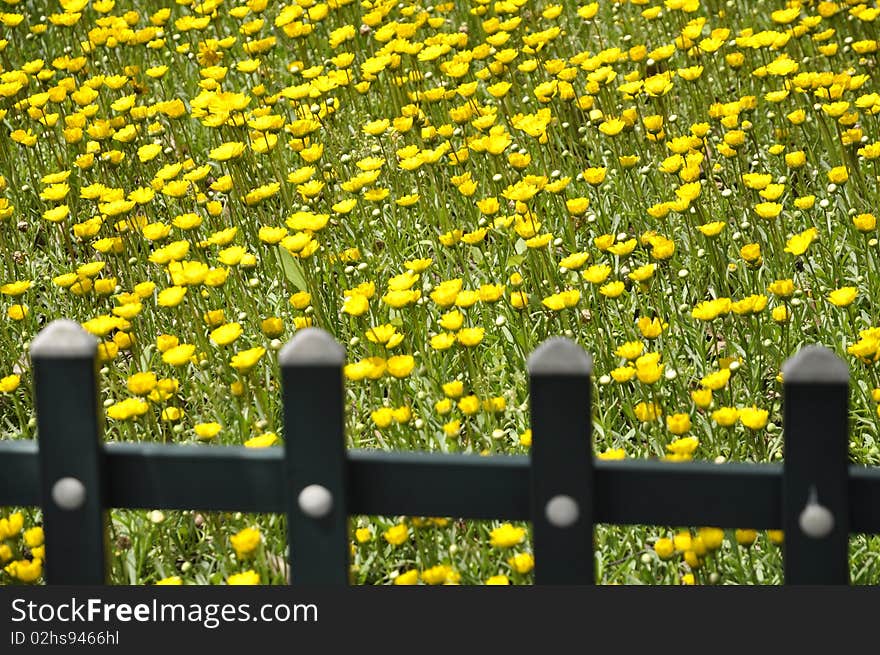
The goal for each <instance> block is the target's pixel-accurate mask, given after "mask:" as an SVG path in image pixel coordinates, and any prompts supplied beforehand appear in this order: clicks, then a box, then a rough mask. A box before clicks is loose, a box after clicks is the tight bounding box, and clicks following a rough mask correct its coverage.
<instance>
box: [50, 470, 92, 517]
mask: <svg viewBox="0 0 880 655" xmlns="http://www.w3.org/2000/svg"><path fill="white" fill-rule="evenodd" d="M52 500H54V501H55V504H56V505H58V507H60V508H61V509H63V510H67V511H71V510H75V509H79V508H80V507H82V506H83V505H84V504H85V502H86V486H85V485H84V484H83V483H82V482H80V481H79V480H78V479H76V478H71V477H67V478H60V479H58V480H57V481H56V482H55V484H53V485H52Z"/></svg>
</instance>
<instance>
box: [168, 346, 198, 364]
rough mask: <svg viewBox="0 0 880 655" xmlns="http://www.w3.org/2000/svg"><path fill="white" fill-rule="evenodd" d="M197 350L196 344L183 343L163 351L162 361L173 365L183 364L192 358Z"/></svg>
mask: <svg viewBox="0 0 880 655" xmlns="http://www.w3.org/2000/svg"><path fill="white" fill-rule="evenodd" d="M195 352H196V347H195V346H193V345H191V344H186V343H185V344H181V345H179V346H174V347H173V348H170V349H168V350H166V351H165V352H164V353H162V361H163V362H165V363H166V364H170V365H171V366H183V365H184V364H186V363H188V362H189V361H190V359H192V356H193V355H194V354H195Z"/></svg>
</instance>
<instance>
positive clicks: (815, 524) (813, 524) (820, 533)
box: [798, 501, 834, 539]
mask: <svg viewBox="0 0 880 655" xmlns="http://www.w3.org/2000/svg"><path fill="white" fill-rule="evenodd" d="M798 525H800V526H801V530H802V531H803V533H804V534H805V535H807V536H808V537H812V538H813V539H823V538H824V537H827V536H828V535H829V534H831V531H832V530H833V529H834V514H832V513H831V510H830V509H828V508H827V507H825V506H824V505H820V504H819V503H817V502H815V501H814V502H810V503H807V506H806V507H804V509H803V511H802V512H801V515H800V517H799V518H798Z"/></svg>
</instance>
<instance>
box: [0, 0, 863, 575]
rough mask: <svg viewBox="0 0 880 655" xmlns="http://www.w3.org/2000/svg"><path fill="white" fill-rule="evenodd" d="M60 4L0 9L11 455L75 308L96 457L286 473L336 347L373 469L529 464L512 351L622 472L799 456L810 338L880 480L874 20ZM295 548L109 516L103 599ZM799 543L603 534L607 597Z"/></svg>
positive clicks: (1, 347) (774, 13)
mask: <svg viewBox="0 0 880 655" xmlns="http://www.w3.org/2000/svg"><path fill="white" fill-rule="evenodd" d="M39 4H40V3H29V2H24V1H20V0H3V4H2V13H0V24H2V37H3V38H2V40H0V71H2V72H0V121H2V127H0V149H2V159H0V175H2V177H0V244H2V264H0V265H2V273H0V275H2V280H0V293H2V299H0V302H2V307H0V310H2V313H3V314H2V316H3V318H2V320H3V321H4V324H3V326H4V327H3V330H2V331H0V392H2V393H0V421H2V435H3V438H6V439H31V438H33V437H34V432H35V430H34V428H35V419H34V409H33V402H32V397H31V386H32V380H31V374H30V361H29V358H28V344H29V342H30V340H31V339H32V338H33V337H34V335H35V334H36V332H37V331H38V330H39V329H40V327H41V326H42V325H44V324H45V323H46V322H47V321H49V320H51V319H55V318H59V317H67V318H72V319H74V320H77V321H79V322H81V323H82V325H83V326H84V327H85V329H87V330H88V331H89V332H91V333H92V334H94V335H96V336H97V337H99V338H100V340H101V342H100V347H99V354H100V358H101V360H102V369H101V385H102V391H101V393H102V398H101V400H102V402H103V406H104V411H105V412H106V430H107V437H106V438H107V439H108V440H114V441H160V442H166V443H195V442H201V443H203V444H204V447H205V448H211V447H215V446H216V445H221V444H224V445H230V444H239V445H240V444H244V445H245V446H248V447H254V448H264V447H277V446H278V445H279V444H280V442H281V441H282V440H283V437H284V435H283V433H282V431H281V425H280V423H281V420H280V419H281V408H280V393H279V372H278V365H277V359H276V355H277V351H278V349H279V348H280V347H281V345H282V344H283V343H284V342H285V341H287V340H288V339H290V337H291V336H292V335H293V334H294V333H295V332H296V331H297V330H299V329H302V328H303V327H306V326H312V325H315V326H320V327H322V328H325V329H327V330H329V331H330V332H331V333H332V334H333V335H334V336H335V337H336V338H337V339H338V340H339V341H341V342H342V343H344V344H346V346H347V362H348V363H347V365H346V368H345V376H346V380H347V382H346V384H347V392H346V393H347V412H348V435H349V436H348V439H349V444H350V446H352V447H361V448H382V449H420V450H438V451H462V452H475V453H525V452H527V451H528V448H529V446H530V443H531V433H530V431H529V430H528V429H527V428H528V413H527V400H528V399H527V383H526V374H525V358H526V357H527V355H528V354H529V353H530V352H531V351H532V350H533V349H534V348H535V347H536V345H537V344H539V343H540V342H541V341H543V340H544V339H545V338H547V337H548V336H551V335H555V334H564V335H567V336H569V337H572V338H574V339H576V340H577V341H578V342H579V343H580V344H582V345H583V346H584V347H586V348H587V349H588V350H589V351H591V352H592V354H593V356H594V359H595V384H596V407H595V408H594V414H595V416H594V421H595V426H596V427H595V445H594V448H595V451H596V453H597V454H598V455H599V456H600V457H605V458H623V457H652V458H665V459H667V460H673V461H679V460H688V459H692V458H694V459H707V460H718V461H724V460H752V461H773V460H778V459H780V458H781V457H782V453H781V443H782V441H781V430H780V421H781V418H780V402H781V389H782V386H781V377H780V366H781V364H782V362H783V361H784V360H785V359H786V358H787V357H788V356H789V355H791V354H792V353H794V352H795V351H796V350H797V349H798V348H799V347H800V346H801V345H803V344H805V343H824V344H826V345H828V346H830V347H832V348H834V349H835V350H836V351H837V352H838V354H840V355H841V356H842V357H845V358H846V359H847V360H848V363H849V365H850V367H851V370H852V374H853V391H852V394H853V395H852V437H851V444H850V451H851V456H852V460H853V461H855V462H861V463H870V464H875V465H876V464H880V450H878V445H877V438H878V430H877V425H878V420H880V419H878V405H877V403H878V402H880V375H878V369H877V366H876V361H877V360H878V358H880V275H878V274H877V271H878V267H880V250H878V240H877V220H876V217H875V214H874V212H876V211H877V200H878V197H880V193H878V189H877V183H878V179H880V178H878V173H880V171H878V158H880V120H878V116H877V114H878V113H880V86H878V82H880V80H878V74H880V70H878V54H877V52H878V41H877V39H876V38H875V37H876V35H877V25H876V23H877V22H878V19H880V9H878V8H877V7H875V6H873V3H871V4H869V3H866V2H862V0H843V1H839V2H832V1H821V2H815V1H812V0H811V1H807V2H800V1H798V0H787V1H786V0H773V1H770V0H767V1H750V0H727V1H726V2H724V1H722V0H665V1H661V0H621V1H611V0H601V1H600V2H592V3H587V4H580V5H579V4H576V2H575V0H572V1H570V2H569V1H565V2H560V3H554V2H552V1H545V0H469V1H465V0H461V1H460V2H437V3H433V4H432V3H431V2H429V1H428V0H403V1H398V0H394V1H381V0H376V1H373V0H329V1H327V2H319V1H317V0H289V1H287V2H282V1H271V2H270V1H269V0H247V1H242V0H204V1H198V0H177V2H176V3H173V2H170V0H169V1H167V2H148V1H145V0H144V1H137V2H134V1H133V0H129V1H123V0H119V1H114V0H60V2H55V0H51V1H50V2H48V6H46V7H44V8H43V12H41V11H39V10H38V9H36V6H38V5H39ZM229 484H231V485H235V484H236V481H235V480H234V479H231V480H230V481H229ZM681 502H682V503H687V502H688V499H687V498H682V499H681ZM0 515H2V516H3V517H4V518H2V519H0V563H2V566H0V583H2V584H10V583H18V582H39V581H40V580H41V573H42V562H43V561H44V558H45V557H46V556H47V555H46V553H45V552H44V548H45V547H44V546H43V535H42V529H41V528H40V527H39V525H40V515H39V511H38V510H36V509H16V508H7V509H6V511H5V512H4V513H0ZM285 538H286V535H285V529H284V522H283V518H282V517H278V516H242V515H237V514H236V515H233V514H205V513H199V512H198V511H196V510H194V511H192V512H162V511H161V508H159V509H157V510H155V511H151V512H137V511H118V512H114V514H113V521H112V539H113V580H114V581H116V582H120V583H138V584H140V583H145V584H152V583H163V584H181V583H183V584H196V583H201V584H205V583H224V582H225V583H228V584H269V583H279V582H283V581H284V579H285V575H286V572H285V557H286V541H285ZM783 539H784V536H783V535H782V534H780V533H775V532H771V533H756V532H755V531H753V530H750V529H748V526H742V527H741V529H739V530H736V531H734V530H728V531H722V530H720V529H718V528H712V527H699V526H692V527H690V528H687V527H682V526H670V527H659V526H652V527H644V528H641V527H640V528H627V529H622V528H613V529H612V528H600V529H599V530H597V534H596V540H597V556H596V560H597V561H596V565H597V577H598V578H599V579H600V580H601V581H603V582H608V583H613V582H621V583H673V584H710V583H730V582H733V583H774V582H779V581H780V578H781V567H780V562H781V555H780V551H779V545H780V544H781V543H782V540H783ZM351 550H352V580H353V582H355V583H367V584H385V583H394V584H419V583H421V584H449V583H453V584H454V583H461V584H482V583H486V584H509V583H514V584H523V583H528V582H530V581H531V573H530V572H531V570H532V567H533V565H534V561H533V558H532V555H531V551H530V546H529V532H528V525H520V524H513V525H511V524H507V523H504V524H502V523H499V522H475V521H467V522H465V521H459V520H456V519H455V518H454V517H449V518H443V517H421V518H420V517H408V518H407V517H356V518H354V519H353V521H352V543H351ZM852 551H853V552H852V558H851V561H852V563H853V570H852V578H853V581H854V582H856V583H866V582H873V583H877V582H878V581H880V542H878V540H876V539H869V538H866V537H854V538H853V540H852ZM51 556H52V555H51V552H50V553H48V557H51Z"/></svg>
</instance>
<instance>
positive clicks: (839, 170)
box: [828, 166, 849, 184]
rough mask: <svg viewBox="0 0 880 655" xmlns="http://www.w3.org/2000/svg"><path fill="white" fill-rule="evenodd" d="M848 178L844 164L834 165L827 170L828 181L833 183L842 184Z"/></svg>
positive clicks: (847, 171)
mask: <svg viewBox="0 0 880 655" xmlns="http://www.w3.org/2000/svg"><path fill="white" fill-rule="evenodd" d="M848 179H849V170H848V169H847V167H846V166H835V167H834V168H832V169H831V170H830V171H828V181H829V182H832V183H834V184H843V183H844V182H846V181H847V180H848Z"/></svg>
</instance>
